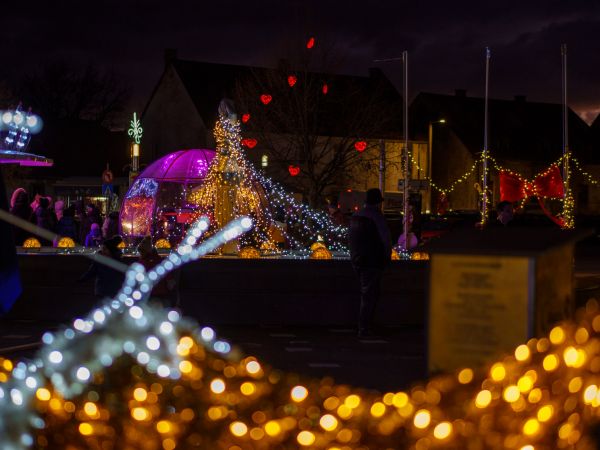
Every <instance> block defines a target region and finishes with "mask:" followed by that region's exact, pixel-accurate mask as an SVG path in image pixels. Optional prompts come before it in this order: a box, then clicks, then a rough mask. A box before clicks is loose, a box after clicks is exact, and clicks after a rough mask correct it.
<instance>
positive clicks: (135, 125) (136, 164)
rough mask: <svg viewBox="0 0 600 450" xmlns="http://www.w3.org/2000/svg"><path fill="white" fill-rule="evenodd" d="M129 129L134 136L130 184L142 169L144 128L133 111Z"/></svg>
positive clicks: (129, 133)
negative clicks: (141, 152) (141, 148)
mask: <svg viewBox="0 0 600 450" xmlns="http://www.w3.org/2000/svg"><path fill="white" fill-rule="evenodd" d="M129 125H130V127H129V130H127V134H128V135H129V136H131V137H132V138H133V142H132V144H131V170H130V171H129V184H131V182H132V181H133V178H134V177H136V176H137V174H138V171H139V170H140V142H141V140H142V133H143V132H144V129H143V128H142V126H141V124H140V120H139V119H138V118H137V114H136V113H133V119H131V121H130V122H129Z"/></svg>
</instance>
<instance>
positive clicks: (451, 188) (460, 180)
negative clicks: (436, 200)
mask: <svg viewBox="0 0 600 450" xmlns="http://www.w3.org/2000/svg"><path fill="white" fill-rule="evenodd" d="M410 160H411V164H413V165H414V166H415V167H416V168H417V170H419V171H420V172H423V173H424V172H425V171H424V170H423V169H422V168H421V167H420V166H419V164H418V162H417V161H416V160H415V159H414V157H413V155H412V154H411V155H410ZM480 162H481V158H480V159H478V160H476V161H475V162H474V163H473V165H472V166H471V167H470V168H469V169H468V170H467V171H466V172H465V173H464V174H462V175H461V176H460V177H458V178H457V179H456V180H454V181H453V182H452V183H450V185H448V187H445V188H443V187H441V186H439V185H438V184H436V183H435V182H434V181H433V180H432V179H431V178H429V177H427V176H424V177H423V178H422V179H423V180H427V181H429V184H430V186H431V187H432V188H433V189H435V190H437V191H438V192H440V193H442V194H444V195H446V196H447V195H449V194H450V193H451V192H452V191H454V190H455V189H456V188H457V187H458V185H459V184H461V183H464V182H465V181H467V180H468V179H469V178H470V176H471V175H472V174H473V172H475V170H476V169H477V165H478V164H479V163H480Z"/></svg>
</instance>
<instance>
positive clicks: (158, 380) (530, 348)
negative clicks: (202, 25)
mask: <svg viewBox="0 0 600 450" xmlns="http://www.w3.org/2000/svg"><path fill="white" fill-rule="evenodd" d="M251 225H252V222H251V220H250V219H248V218H243V219H240V220H237V221H234V222H233V223H231V224H229V225H227V226H226V227H225V228H224V229H222V230H220V231H219V232H217V233H216V234H215V235H214V236H212V237H211V238H209V239H208V240H206V241H205V242H203V243H201V244H198V242H199V240H200V238H201V236H202V233H203V232H204V231H205V230H207V229H208V220H207V219H200V220H199V221H198V222H196V223H195V224H194V225H193V226H192V227H191V228H190V230H189V233H188V234H187V236H186V238H185V239H184V241H183V242H182V244H181V245H179V246H178V248H177V249H176V250H175V251H173V252H171V254H170V255H169V256H168V257H167V258H166V259H165V260H164V261H163V262H162V263H160V264H159V265H158V266H157V267H155V268H154V269H152V270H151V271H149V272H146V271H145V270H144V268H143V266H141V265H139V264H134V265H133V266H131V267H130V268H128V269H127V273H126V280H125V283H124V285H123V287H122V289H121V291H120V292H119V293H118V294H117V296H116V297H115V298H113V299H107V300H106V301H105V302H104V304H102V305H100V306H99V307H97V308H95V309H94V310H93V311H91V312H90V313H89V314H88V315H87V316H86V317H84V318H78V319H76V320H74V321H73V323H72V325H71V326H70V327H67V328H63V329H60V330H58V331H55V332H52V333H46V334H44V336H43V338H42V340H43V342H44V345H43V347H42V348H41V350H40V351H38V352H37V354H36V355H35V357H34V358H33V360H31V361H28V362H26V361H21V362H16V363H13V362H11V361H9V360H5V359H0V436H2V440H1V441H0V448H1V449H6V450H8V449H21V448H30V447H36V448H115V447H118V448H144V449H160V448H162V449H175V448H201V449H215V448H227V449H236V450H239V449H268V448H313V449H328V450H334V449H346V450H347V449H357V450H358V449H365V448H376V449H380V448H381V449H388V448H393V449H403V448H414V449H425V448H445V449H471V448H472V449H479V448H481V449H487V448H498V449H500V448H509V449H519V450H534V449H538V450H541V449H556V448H577V449H593V448H596V442H595V437H594V426H595V425H596V424H597V421H598V417H599V414H600V410H599V409H598V407H599V406H600V388H599V384H600V377H599V375H598V373H599V372H600V306H599V305H598V302H597V301H595V300H593V301H590V302H588V304H587V305H586V307H585V308H584V309H582V310H580V311H579V312H578V314H577V317H576V320H574V321H571V322H565V323H562V324H560V325H557V326H555V327H554V328H553V329H552V330H551V331H550V333H549V334H548V335H547V336H543V337H540V338H538V339H530V340H529V341H528V342H526V343H523V344H522V345H519V346H518V347H517V348H515V350H514V352H513V353H512V354H511V355H508V356H506V357H504V358H501V359H499V360H497V361H496V362H494V363H492V364H490V365H489V367H487V368H483V369H473V368H467V367H465V368H462V369H460V370H458V371H457V372H456V373H454V374H448V375H441V376H436V377H434V378H432V379H430V380H429V381H427V382H425V383H423V384H419V385H417V386H414V387H413V388H412V389H410V390H409V391H396V392H387V393H374V392H373V391H367V390H362V389H360V388H351V387H349V386H345V385H336V384H335V383H334V382H333V380H332V379H330V378H323V379H311V378H305V377H300V376H297V375H294V374H288V373H284V372H280V371H277V370H274V369H271V368H270V367H269V366H267V365H265V364H264V363H263V362H261V361H259V360H258V359H257V358H255V357H252V356H242V355H240V354H239V353H237V352H236V351H232V349H231V346H230V344H228V343H227V342H225V341H222V340H219V339H218V338H217V336H216V334H215V332H214V330H212V329H211V328H209V327H201V326H198V325H197V324H196V323H195V322H194V321H191V320H188V319H185V318H183V317H181V316H180V314H179V313H178V312H177V311H175V310H168V309H163V308H162V307H160V306H158V305H152V304H149V303H147V302H146V301H145V300H147V298H148V296H149V292H150V291H151V290H152V287H153V286H154V285H155V284H156V283H158V282H159V281H160V279H161V278H163V277H164V276H165V275H166V274H167V273H168V272H169V271H171V270H174V269H176V268H177V267H180V266H181V264H184V263H185V262H186V261H191V260H194V259H197V258H199V257H201V256H202V255H204V254H206V253H207V252H209V251H211V250H212V249H214V248H215V247H216V246H219V245H222V244H223V243H224V242H225V241H227V240H232V239H237V238H238V237H239V236H240V235H242V234H243V233H245V232H247V231H248V230H249V229H250V227H251ZM318 250H322V249H318Z"/></svg>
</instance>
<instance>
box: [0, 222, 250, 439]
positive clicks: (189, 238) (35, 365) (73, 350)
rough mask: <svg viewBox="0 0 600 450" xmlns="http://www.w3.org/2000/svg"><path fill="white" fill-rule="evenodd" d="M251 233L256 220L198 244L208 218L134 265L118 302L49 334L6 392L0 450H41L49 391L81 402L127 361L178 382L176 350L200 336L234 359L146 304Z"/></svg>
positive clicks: (199, 332) (0, 392) (1, 398)
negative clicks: (153, 259)
mask: <svg viewBox="0 0 600 450" xmlns="http://www.w3.org/2000/svg"><path fill="white" fill-rule="evenodd" d="M251 227H252V220H251V219H249V218H247V217H243V218H239V219H237V220H235V221H232V222H231V223H229V224H228V225H226V226H225V227H224V228H223V229H221V230H219V231H218V232H217V233H216V234H214V235H213V236H211V237H210V238H209V239H207V240H205V241H204V242H202V243H200V244H198V241H199V239H200V237H201V236H202V234H203V232H204V231H206V230H207V229H208V219H207V218H204V217H203V218H200V219H199V220H198V221H196V222H195V223H194V224H193V225H192V226H191V227H190V229H189V231H188V234H187V235H186V237H185V239H184V241H183V242H182V243H181V244H180V245H179V247H178V248H177V250H176V251H173V252H171V254H170V255H169V256H168V257H167V258H165V259H164V260H163V261H162V262H161V263H160V264H158V265H157V266H156V267H154V268H153V269H151V270H150V271H146V270H145V269H144V267H143V266H142V265H141V264H138V263H134V264H133V265H131V266H130V267H129V268H128V269H127V271H126V273H125V282H124V284H123V286H122V288H121V290H120V291H119V293H118V294H117V295H116V296H115V297H114V298H112V299H106V300H105V301H104V302H103V304H102V305H100V306H99V307H97V308H95V309H94V310H93V311H92V312H90V313H89V314H88V315H87V316H86V317H85V318H78V319H76V320H74V321H73V324H72V326H70V327H66V328H64V329H62V330H59V331H58V332H55V333H46V334H44V336H43V338H42V340H43V342H44V345H43V346H42V348H41V349H40V350H39V351H38V352H37V354H36V356H35V357H34V359H33V360H32V361H31V362H19V363H18V364H16V365H15V367H14V368H13V369H12V372H11V379H10V380H9V381H8V382H7V383H5V384H4V385H1V386H0V436H2V442H0V448H1V449H3V450H4V449H7V450H8V449H21V448H29V447H32V446H34V445H35V440H34V435H33V433H32V430H36V429H37V430H41V429H44V428H45V426H46V423H45V421H44V420H43V419H42V418H41V417H40V416H39V415H38V414H36V413H34V412H33V411H32V405H33V403H34V401H35V400H34V399H35V398H36V397H37V398H38V399H40V398H45V396H46V393H47V392H48V393H49V392H50V391H49V390H48V389H47V388H48V387H51V388H52V390H53V392H54V393H55V395H57V396H58V397H60V398H61V399H73V398H75V397H76V396H78V395H80V394H81V393H82V392H84V391H85V390H86V388H87V387H88V386H89V385H90V383H93V382H94V379H95V377H96V375H98V374H99V373H100V372H102V371H104V370H106V368H108V367H110V366H112V364H113V362H114V361H115V360H116V359H117V358H119V357H121V356H122V355H124V354H126V355H129V356H130V357H131V358H133V359H134V360H135V361H136V363H137V364H138V365H140V366H141V367H144V369H145V370H146V371H148V372H149V373H152V374H156V375H157V376H158V377H159V378H162V379H171V380H174V379H178V378H180V377H181V373H182V371H185V370H184V369H183V370H182V367H181V365H180V363H181V356H180V353H178V352H177V351H176V350H177V345H178V343H179V339H178V336H181V335H184V334H185V335H190V336H194V337H196V339H198V341H200V342H206V343H208V344H209V345H210V346H211V347H212V350H213V351H216V352H219V353H228V352H229V351H230V350H231V347H230V345H229V344H228V343H226V342H224V341H216V340H214V337H215V336H214V332H213V331H212V330H211V329H210V328H200V327H198V325H197V324H195V323H194V322H193V321H191V320H182V319H181V317H180V315H179V313H178V312H177V311H174V310H171V311H169V310H166V309H163V308H161V307H157V306H151V305H149V304H148V303H147V302H146V301H145V300H147V299H148V298H149V296H150V293H151V291H152V288H153V286H155V285H156V284H157V283H158V282H159V281H160V280H161V279H162V278H164V277H165V276H166V275H167V274H168V273H169V272H171V271H172V270H174V269H176V268H178V267H180V266H181V265H182V264H184V263H186V262H188V261H192V260H196V259H199V258H201V257H202V256H204V255H206V254H207V253H209V252H211V251H213V250H215V249H216V248H217V247H219V246H221V245H223V244H224V243H226V242H227V241H229V240H232V239H236V238H237V237H238V236H240V235H241V234H243V233H245V232H246V231H248V230H249V229H250V228H251ZM48 399H49V398H48Z"/></svg>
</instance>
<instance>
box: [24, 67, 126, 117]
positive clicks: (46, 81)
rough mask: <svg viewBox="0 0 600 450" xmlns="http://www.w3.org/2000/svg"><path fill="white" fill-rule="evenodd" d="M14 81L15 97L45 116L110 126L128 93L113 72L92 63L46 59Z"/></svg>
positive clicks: (121, 108)
mask: <svg viewBox="0 0 600 450" xmlns="http://www.w3.org/2000/svg"><path fill="white" fill-rule="evenodd" d="M14 84H15V86H14V88H13V90H14V92H15V93H16V97H17V98H19V99H20V100H21V101H22V102H23V104H24V105H26V106H27V107H32V108H33V109H34V110H35V111H36V112H39V114H40V115H42V117H44V119H45V120H52V119H80V120H89V121H94V122H98V123H101V124H102V125H104V126H110V125H112V124H113V122H114V121H115V120H116V119H118V115H119V114H120V113H121V112H122V111H123V109H124V105H125V102H126V101H127V99H128V97H129V88H128V87H127V86H125V85H124V84H123V83H122V82H121V81H120V80H119V79H118V78H117V77H116V76H115V74H114V73H112V72H108V71H103V70H101V69H99V68H98V67H96V66H94V65H93V64H88V65H86V66H77V65H74V64H70V63H67V62H65V61H53V62H47V63H45V64H43V65H42V66H41V68H40V69H39V70H37V71H35V72H33V73H31V74H30V75H26V76H25V77H23V78H21V79H19V80H18V82H16V83H14Z"/></svg>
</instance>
